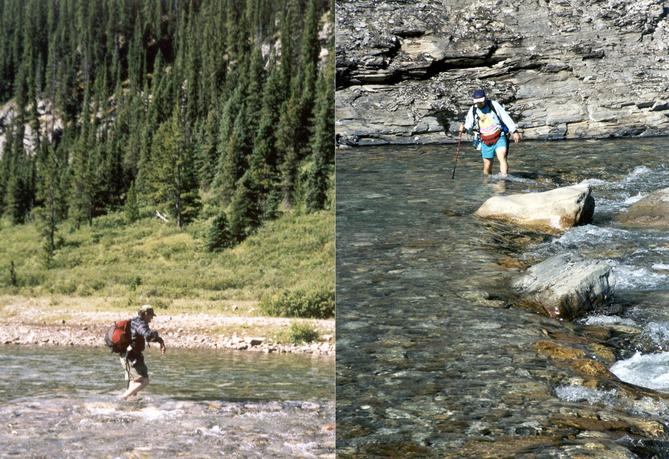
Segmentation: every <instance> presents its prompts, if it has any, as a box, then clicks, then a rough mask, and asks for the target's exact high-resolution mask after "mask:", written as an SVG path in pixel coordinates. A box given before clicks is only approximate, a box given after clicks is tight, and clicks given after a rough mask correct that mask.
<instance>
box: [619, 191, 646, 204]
mask: <svg viewBox="0 0 669 459" xmlns="http://www.w3.org/2000/svg"><path fill="white" fill-rule="evenodd" d="M646 196H647V195H646V194H642V193H637V194H636V195H635V196H630V197H628V198H627V199H625V200H624V201H623V204H625V205H627V206H629V205H632V204H634V203H635V202H639V201H641V200H642V199H643V198H645V197H646Z"/></svg>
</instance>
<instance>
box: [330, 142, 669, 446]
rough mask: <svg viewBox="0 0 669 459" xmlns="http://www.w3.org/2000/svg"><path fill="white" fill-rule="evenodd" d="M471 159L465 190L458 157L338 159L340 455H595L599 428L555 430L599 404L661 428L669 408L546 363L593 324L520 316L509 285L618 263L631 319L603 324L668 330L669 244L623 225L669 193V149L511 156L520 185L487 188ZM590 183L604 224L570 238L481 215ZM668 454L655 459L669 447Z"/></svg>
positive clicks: (620, 442) (583, 147) (548, 150)
mask: <svg viewBox="0 0 669 459" xmlns="http://www.w3.org/2000/svg"><path fill="white" fill-rule="evenodd" d="M464 149H466V151H465V157H464V158H463V160H462V161H461V162H460V163H459V164H458V167H457V170H456V178H455V180H452V179H451V171H452V167H453V157H454V153H455V147H454V146H448V147H443V146H440V147H437V146H425V147H397V146H388V147H377V148H364V149H363V148H360V149H353V150H346V151H341V152H338V156H337V423H338V424H337V425H338V434H337V435H338V443H337V444H338V453H339V454H340V456H341V457H353V456H369V457H373V456H376V457H399V456H407V457H409V456H414V457H424V456H436V457H440V456H447V455H452V456H454V457H462V456H470V457H483V456H486V457H496V456H497V455H499V456H500V457H504V456H507V457H512V456H513V454H511V453H510V452H511V451H513V452H514V454H518V451H523V452H524V454H528V455H529V456H527V457H533V456H532V455H534V454H537V455H543V457H558V456H560V455H561V454H568V455H571V454H580V453H579V452H580V451H581V450H583V449H584V448H585V449H587V446H585V445H586V444H587V441H588V440H587V438H586V437H587V435H585V436H584V434H583V431H585V430H587V429H585V428H581V429H575V428H569V426H565V425H561V424H560V423H559V422H557V421H556V418H557V417H560V416H565V413H569V412H570V411H569V410H579V409H581V408H583V409H585V408H587V407H590V406H592V404H593V403H594V404H595V405H596V406H597V409H599V410H604V411H605V412H606V411H607V410H608V411H609V413H617V415H619V416H623V415H625V416H627V415H632V414H633V415H635V416H641V418H642V419H645V420H658V416H660V415H663V414H666V413H667V410H666V406H665V405H664V402H663V401H657V404H658V405H659V407H658V406H655V405H653V404H652V403H651V405H653V406H652V407H650V408H649V407H648V406H647V405H649V403H648V402H647V401H645V402H643V403H642V402H641V401H642V400H645V399H643V395H642V394H641V393H639V394H637V395H638V400H637V401H622V400H620V397H618V394H619V391H616V390H615V389H593V390H594V391H593V392H591V393H588V392H587V390H588V389H587V388H586V387H585V386H584V384H585V382H584V381H583V379H578V378H574V373H573V372H570V371H568V370H566V369H564V368H561V367H560V366H559V365H553V364H551V363H550V362H549V361H548V359H547V358H546V357H542V356H540V355H538V354H537V353H536V352H535V351H534V345H535V343H537V341H539V340H542V339H546V338H547V337H551V338H553V337H559V336H566V337H568V340H571V341H572V342H576V343H588V341H587V340H588V338H587V336H586V337H583V331H582V330H583V329H584V327H585V328H587V324H586V323H574V324H571V323H560V322H557V321H553V320H549V319H548V318H545V317H542V316H540V315H538V314H536V313H534V312H531V311H528V310H525V309H521V308H517V307H514V306H513V305H512V304H510V302H509V298H512V296H511V295H510V292H509V288H508V285H509V282H510V279H512V278H513V277H514V276H517V275H518V269H514V265H513V263H509V262H510V261H513V260H516V263H518V262H519V263H528V264H533V263H535V262H538V261H541V260H542V259H545V258H547V257H549V256H552V255H554V254H557V253H561V252H564V251H575V252H580V253H582V254H583V255H584V256H586V257H590V258H599V259H605V260H607V262H608V263H610V264H611V265H612V266H613V274H612V279H611V280H612V282H614V283H615V285H616V291H617V292H618V293H619V295H618V298H619V300H618V301H619V302H620V304H621V307H620V308H618V309H619V310H622V311H623V312H622V313H621V314H620V315H618V316H611V315H605V316H602V317H606V319H601V320H602V321H603V322H606V321H609V323H618V324H621V325H622V324H624V323H625V321H628V323H633V324H637V325H638V326H639V327H644V326H645V325H646V324H648V323H650V322H653V321H654V322H659V323H660V324H661V325H660V327H663V326H664V323H665V321H666V322H667V323H669V314H668V313H667V312H666V311H665V308H666V305H667V303H666V302H664V301H663V300H659V299H658V296H657V294H658V292H660V293H661V292H664V291H666V290H668V289H669V277H668V274H669V272H667V270H665V269H664V268H663V266H664V265H666V264H669V235H668V234H666V233H664V232H659V231H651V230H627V229H624V228H621V227H619V226H617V225H616V224H615V222H614V217H615V216H616V215H617V214H619V213H620V212H625V211H626V209H627V208H628V207H629V206H630V205H632V204H633V203H634V202H636V201H638V200H639V199H641V198H642V197H643V196H645V195H646V194H648V193H649V192H651V191H654V190H656V189H659V188H664V187H666V186H669V168H668V164H667V162H666V161H667V160H666V158H667V154H666V151H667V150H668V149H669V141H667V140H663V139H644V140H631V141H588V142H559V143H557V142H556V143H525V144H521V145H519V146H513V147H512V150H511V158H510V166H511V173H512V176H511V177H510V180H508V181H502V180H499V178H498V177H492V178H491V179H490V180H489V181H488V182H487V183H484V182H483V180H482V177H481V172H480V170H481V164H480V163H481V160H480V156H478V154H477V153H475V152H473V150H472V149H471V148H469V147H468V145H467V146H464ZM495 167H497V164H496V165H495ZM582 181H588V182H589V183H590V184H591V186H592V188H593V195H594V198H595V201H596V209H595V217H594V221H593V223H592V224H591V225H587V226H584V227H580V228H574V229H572V230H569V231H568V232H566V233H565V234H564V235H562V236H558V237H551V236H546V235H542V234H538V233H533V232H529V231H522V230H518V229H515V228H512V227H510V226H508V225H504V224H501V223H493V222H483V221H479V220H476V219H475V218H473V217H472V213H473V212H474V211H475V210H476V209H477V208H478V207H479V206H480V205H481V204H482V203H483V202H484V201H485V200H486V199H487V198H489V197H491V196H493V195H495V194H499V193H502V194H509V193H525V192H537V191H546V190H549V189H553V188H555V187H559V186H567V185H572V184H576V183H579V182H582ZM665 299H666V297H665ZM605 314H608V313H606V312H605ZM600 316H601V314H600ZM586 320H587V319H586ZM667 330H668V333H667V337H669V327H667ZM579 340H580V341H579ZM579 345H580V344H579ZM583 346H585V344H583ZM668 349H669V348H668ZM667 369H668V370H669V365H668V366H667ZM612 391H613V392H612ZM616 397H618V401H617V402H615V403H614V402H613V400H614V399H616ZM593 429H595V428H594V427H593ZM595 430H597V429H595ZM579 432H581V433H579ZM579 435H580V436H579ZM622 437H623V435H622V433H620V434H619V435H617V437H616V435H615V434H614V435H608V436H606V437H605V438H603V439H600V440H598V441H599V442H600V444H603V445H605V449H604V451H603V453H602V454H604V455H603V456H601V457H606V455H607V454H613V453H614V452H616V453H618V452H621V451H622V453H621V454H632V453H631V452H630V451H632V450H635V447H634V446H633V445H634V444H635V443H634V441H636V440H634V439H631V438H627V437H625V438H622ZM614 440H615V441H614ZM658 444H659V446H658V445H655V446H654V448H655V450H656V451H664V452H666V451H667V450H665V449H663V448H664V444H663V443H662V442H660V443H658ZM631 445H632V446H631ZM643 451H645V450H640V449H638V448H637V449H636V452H637V453H639V454H640V455H641V456H643V454H644V453H643ZM625 452H626V453H625ZM560 457H562V456H560ZM568 457H569V456H568ZM621 457H628V456H624V455H623V456H621ZM629 457H631V456H629Z"/></svg>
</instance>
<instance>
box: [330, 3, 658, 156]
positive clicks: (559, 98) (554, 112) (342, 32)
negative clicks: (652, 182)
mask: <svg viewBox="0 0 669 459" xmlns="http://www.w3.org/2000/svg"><path fill="white" fill-rule="evenodd" d="M668 13H669V2H663V1H658V0H639V1H634V2H630V1H626V0H587V1H586V0H516V1H515V2H503V1H480V0H469V1H461V0H448V1H436V0H434V1H429V0H428V1H424V2H414V1H409V0H394V1H393V0H385V1H374V0H337V2H336V18H337V30H336V66H337V93H336V94H337V101H336V118H337V124H336V126H337V135H338V140H339V143H340V144H341V143H345V144H352V145H354V144H357V145H364V144H378V143H438V142H449V141H453V139H454V134H455V131H456V129H457V127H458V123H459V121H461V120H463V119H464V115H465V113H466V111H467V109H468V108H469V107H470V105H471V99H470V95H471V93H472V91H473V90H474V89H475V88H477V87H482V88H484V89H486V91H487V93H488V95H489V96H490V97H492V98H494V99H497V100H499V101H500V102H501V103H502V104H503V105H504V106H505V107H506V109H507V110H508V111H509V112H510V114H511V115H512V117H513V118H514V120H516V122H517V123H518V125H519V128H520V129H521V130H522V132H523V133H524V136H525V138H526V139H563V138H602V137H623V136H649V135H667V134H669V92H668V91H667V90H668V89H669V19H667V17H666V16H667V14H668Z"/></svg>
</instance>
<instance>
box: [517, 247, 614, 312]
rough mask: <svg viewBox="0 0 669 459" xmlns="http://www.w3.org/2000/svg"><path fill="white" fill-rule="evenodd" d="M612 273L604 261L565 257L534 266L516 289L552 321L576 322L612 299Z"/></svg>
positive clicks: (566, 255)
mask: <svg viewBox="0 0 669 459" xmlns="http://www.w3.org/2000/svg"><path fill="white" fill-rule="evenodd" d="M610 272H611V267H610V266H609V265H608V264H606V263H605V262H604V261H601V260H597V261H593V260H585V259H583V258H581V257H579V256H577V255H573V254H570V253H564V254H560V255H557V256H555V257H552V258H549V259H547V260H545V261H543V262H541V263H539V264H538V265H535V266H532V267H531V268H529V269H528V270H527V271H526V273H525V275H524V276H523V277H521V278H520V279H518V280H516V281H515V282H514V284H513V287H514V288H515V289H516V290H517V291H519V292H520V293H521V295H522V296H523V297H524V299H525V301H526V302H527V303H528V304H530V305H531V306H534V307H536V308H537V309H539V310H542V311H544V312H546V314H548V315H549V316H550V317H554V318H558V319H573V318H575V317H579V316H582V315H584V314H585V313H587V312H589V311H591V310H592V309H594V308H595V307H596V306H598V305H603V304H605V303H607V302H608V301H609V300H610V299H611V297H612V295H613V291H612V289H611V286H610V285H609V274H610Z"/></svg>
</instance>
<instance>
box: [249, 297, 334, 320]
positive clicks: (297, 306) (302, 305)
mask: <svg viewBox="0 0 669 459" xmlns="http://www.w3.org/2000/svg"><path fill="white" fill-rule="evenodd" d="M259 306H260V310H261V311H262V312H263V313H265V314H266V315H269V316H276V317H303V318H311V319H327V318H330V317H334V314H335V297H334V292H333V291H328V290H314V291H303V290H283V291H281V292H278V293H274V294H269V295H264V296H263V297H262V298H261V299H260V304H259Z"/></svg>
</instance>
